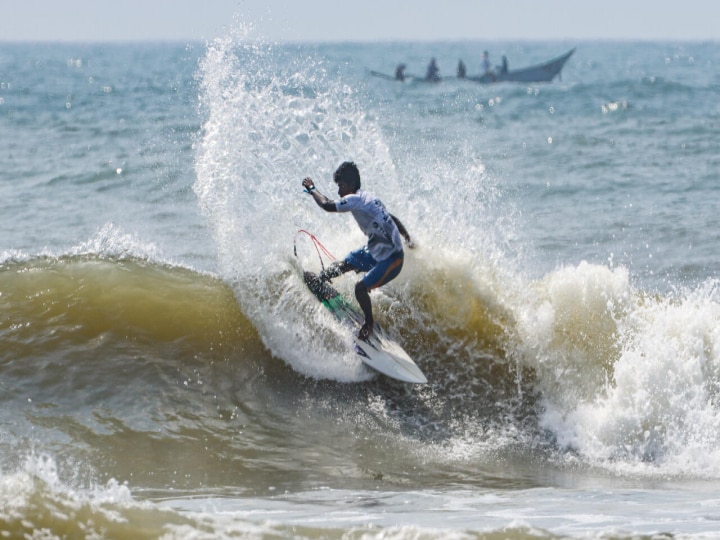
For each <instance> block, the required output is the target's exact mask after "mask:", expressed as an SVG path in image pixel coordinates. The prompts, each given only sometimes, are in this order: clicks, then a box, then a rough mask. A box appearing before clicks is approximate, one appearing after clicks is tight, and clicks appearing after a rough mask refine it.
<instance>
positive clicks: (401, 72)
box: [395, 64, 407, 81]
mask: <svg viewBox="0 0 720 540" xmlns="http://www.w3.org/2000/svg"><path fill="white" fill-rule="evenodd" d="M406 67H407V66H406V65H405V64H398V67H396V68H395V78H396V79H397V80H398V81H404V80H405V68H406Z"/></svg>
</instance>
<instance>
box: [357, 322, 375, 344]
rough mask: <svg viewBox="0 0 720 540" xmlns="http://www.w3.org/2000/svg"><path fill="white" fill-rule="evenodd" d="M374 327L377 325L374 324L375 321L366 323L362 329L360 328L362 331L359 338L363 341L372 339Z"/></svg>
mask: <svg viewBox="0 0 720 540" xmlns="http://www.w3.org/2000/svg"><path fill="white" fill-rule="evenodd" d="M374 326H375V325H374V324H373V321H370V322H367V321H366V322H365V324H363V325H362V328H360V331H359V332H358V337H359V338H360V339H363V340H366V339H368V338H369V337H370V334H372V331H373V327H374Z"/></svg>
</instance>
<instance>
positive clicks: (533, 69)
mask: <svg viewBox="0 0 720 540" xmlns="http://www.w3.org/2000/svg"><path fill="white" fill-rule="evenodd" d="M574 52H575V48H573V49H571V50H569V51H568V52H566V53H565V54H563V55H562V56H558V57H557V58H553V59H552V60H548V61H547V62H544V63H542V64H537V65H534V66H529V67H526V68H522V69H515V70H503V69H501V68H499V67H498V68H497V69H496V70H495V71H491V72H489V73H485V74H483V75H471V76H466V77H461V79H462V80H466V81H472V82H478V83H481V84H491V83H496V82H520V83H537V82H550V81H552V80H553V79H554V78H555V77H557V76H558V75H559V74H560V72H561V71H562V68H563V66H564V65H565V62H567V60H568V58H570V57H571V56H572V55H573V53H574ZM368 73H369V74H370V75H372V76H373V77H379V78H381V79H385V80H388V81H397V82H406V83H407V82H410V83H417V82H431V83H437V82H439V80H441V79H431V80H428V79H426V78H424V77H420V76H417V75H409V74H403V77H402V78H399V77H396V76H393V75H388V74H386V73H381V72H379V71H369V72H368ZM442 79H443V80H447V79H458V77H443V78H442Z"/></svg>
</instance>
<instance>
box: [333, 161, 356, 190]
mask: <svg viewBox="0 0 720 540" xmlns="http://www.w3.org/2000/svg"><path fill="white" fill-rule="evenodd" d="M333 180H334V181H335V183H336V184H337V183H338V182H340V180H346V181H348V182H350V184H351V185H352V188H353V190H358V189H360V171H359V170H358V168H357V165H355V163H354V162H353V161H345V162H343V163H341V164H340V166H339V167H338V168H337V171H335V174H333Z"/></svg>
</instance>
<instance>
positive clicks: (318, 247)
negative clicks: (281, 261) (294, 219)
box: [293, 229, 335, 270]
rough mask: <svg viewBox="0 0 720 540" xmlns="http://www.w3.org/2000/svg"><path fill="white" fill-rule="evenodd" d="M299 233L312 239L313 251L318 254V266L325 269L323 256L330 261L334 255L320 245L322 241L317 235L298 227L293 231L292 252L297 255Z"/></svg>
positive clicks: (333, 258)
mask: <svg viewBox="0 0 720 540" xmlns="http://www.w3.org/2000/svg"><path fill="white" fill-rule="evenodd" d="M301 234H306V235H307V236H309V237H310V240H312V243H313V245H314V246H315V251H316V252H317V254H318V258H319V259H320V267H321V268H322V269H323V270H325V263H324V262H323V256H325V257H326V258H328V259H329V260H330V261H331V262H332V261H334V260H335V256H334V255H333V254H332V253H330V252H329V251H328V250H327V248H326V247H325V246H323V245H322V242H320V240H318V239H317V237H316V236H315V235H314V234H312V233H311V232H308V231H306V230H305V229H300V230H299V231H298V232H296V233H295V238H293V252H294V253H295V256H296V257H297V256H298V254H297V239H298V236H299V235H301Z"/></svg>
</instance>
